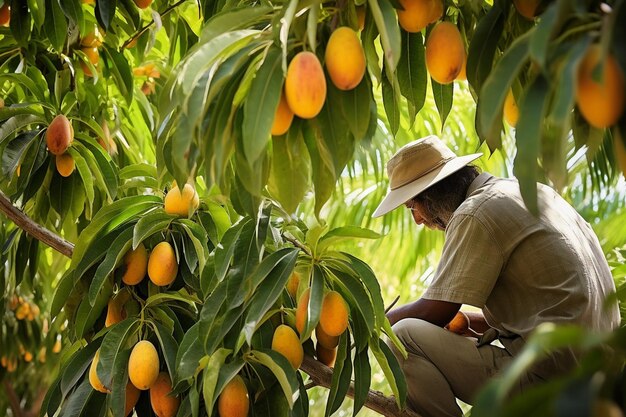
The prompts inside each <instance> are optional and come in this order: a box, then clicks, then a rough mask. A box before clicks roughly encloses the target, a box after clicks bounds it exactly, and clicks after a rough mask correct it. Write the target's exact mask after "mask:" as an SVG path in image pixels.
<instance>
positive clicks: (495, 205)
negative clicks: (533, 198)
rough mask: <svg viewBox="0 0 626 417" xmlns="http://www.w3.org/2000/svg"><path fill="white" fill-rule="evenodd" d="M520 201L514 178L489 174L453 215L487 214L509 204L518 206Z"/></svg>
mask: <svg viewBox="0 0 626 417" xmlns="http://www.w3.org/2000/svg"><path fill="white" fill-rule="evenodd" d="M521 201H522V199H521V195H520V191H519V185H518V182H517V181H516V180H515V179H509V178H500V177H495V176H491V177H490V178H489V179H488V180H487V181H485V182H484V183H483V184H482V185H481V186H480V187H478V188H476V189H475V190H473V192H472V193H471V194H470V195H468V196H467V198H466V199H465V201H463V203H462V204H461V205H460V206H459V208H458V209H457V211H456V212H455V215H456V214H462V215H466V216H477V215H485V214H487V215H489V212H490V211H493V210H495V211H499V210H502V209H505V208H510V206H513V207H515V206H518V205H519V204H520V202H521Z"/></svg>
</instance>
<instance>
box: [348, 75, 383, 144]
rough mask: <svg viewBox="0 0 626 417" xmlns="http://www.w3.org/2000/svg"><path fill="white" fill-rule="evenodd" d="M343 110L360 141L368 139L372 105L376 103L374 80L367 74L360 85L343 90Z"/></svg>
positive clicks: (351, 130)
mask: <svg viewBox="0 0 626 417" xmlns="http://www.w3.org/2000/svg"><path fill="white" fill-rule="evenodd" d="M339 96H340V97H341V111H342V114H343V118H344V120H345V122H346V123H347V125H348V128H349V129H350V132H352V136H354V139H355V140H356V141H357V142H358V141H361V140H363V139H366V137H367V133H368V128H369V124H370V118H371V113H370V106H371V105H372V104H373V105H376V101H375V100H374V96H373V95H372V82H371V80H370V78H369V76H368V75H367V74H366V75H365V76H364V77H363V79H362V80H361V82H360V83H359V85H357V86H356V87H355V88H353V89H352V90H349V91H342V92H341V93H340V94H339Z"/></svg>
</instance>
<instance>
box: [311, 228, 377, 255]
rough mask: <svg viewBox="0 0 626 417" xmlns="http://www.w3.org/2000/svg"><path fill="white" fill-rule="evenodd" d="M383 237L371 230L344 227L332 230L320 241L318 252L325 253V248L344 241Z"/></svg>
mask: <svg viewBox="0 0 626 417" xmlns="http://www.w3.org/2000/svg"><path fill="white" fill-rule="evenodd" d="M380 237H381V235H380V234H379V233H376V232H374V231H373V230H370V229H365V228H362V227H358V226H342V227H337V228H335V229H332V230H330V231H329V232H328V233H326V234H325V235H324V236H322V238H321V239H320V241H319V243H318V245H317V247H318V250H320V251H323V250H324V249H325V248H328V247H330V246H331V245H333V244H335V243H337V242H340V241H342V240H344V239H354V238H361V239H379V238H380Z"/></svg>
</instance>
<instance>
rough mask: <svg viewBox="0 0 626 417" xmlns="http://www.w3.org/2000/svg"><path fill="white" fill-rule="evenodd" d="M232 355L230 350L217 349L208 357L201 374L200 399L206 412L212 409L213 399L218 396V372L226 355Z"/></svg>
mask: <svg viewBox="0 0 626 417" xmlns="http://www.w3.org/2000/svg"><path fill="white" fill-rule="evenodd" d="M231 353H232V350H230V349H224V348H221V349H218V350H217V351H215V353H213V354H212V355H211V356H210V357H209V363H208V364H207V366H206V367H205V368H204V371H203V374H202V397H203V398H204V403H205V404H206V407H207V409H208V410H212V409H213V404H214V403H215V398H216V397H217V396H218V395H219V392H216V389H215V388H216V386H217V380H218V378H219V375H220V370H221V369H222V366H223V365H224V362H226V358H227V357H228V355H230V354H231Z"/></svg>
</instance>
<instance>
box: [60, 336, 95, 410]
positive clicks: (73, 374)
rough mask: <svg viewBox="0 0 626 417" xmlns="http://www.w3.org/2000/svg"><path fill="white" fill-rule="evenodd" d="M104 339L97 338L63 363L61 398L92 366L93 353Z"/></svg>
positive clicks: (63, 397)
mask: <svg viewBox="0 0 626 417" xmlns="http://www.w3.org/2000/svg"><path fill="white" fill-rule="evenodd" d="M100 342H102V339H96V340H94V342H93V343H90V344H88V345H87V346H85V347H84V348H82V349H79V350H78V351H76V353H74V354H73V355H72V356H71V357H70V359H69V360H68V361H67V362H66V363H64V364H63V367H62V369H63V371H62V372H61V373H60V375H59V377H60V378H61V379H60V381H59V387H60V389H61V400H63V399H65V397H66V396H67V394H69V392H70V391H71V390H72V389H73V388H74V387H75V386H76V383H77V382H78V381H79V380H80V378H81V377H82V376H83V375H84V373H85V371H86V370H87V369H88V368H89V367H90V366H91V362H92V359H93V355H94V354H95V353H96V350H97V349H98V348H99V347H100Z"/></svg>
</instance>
